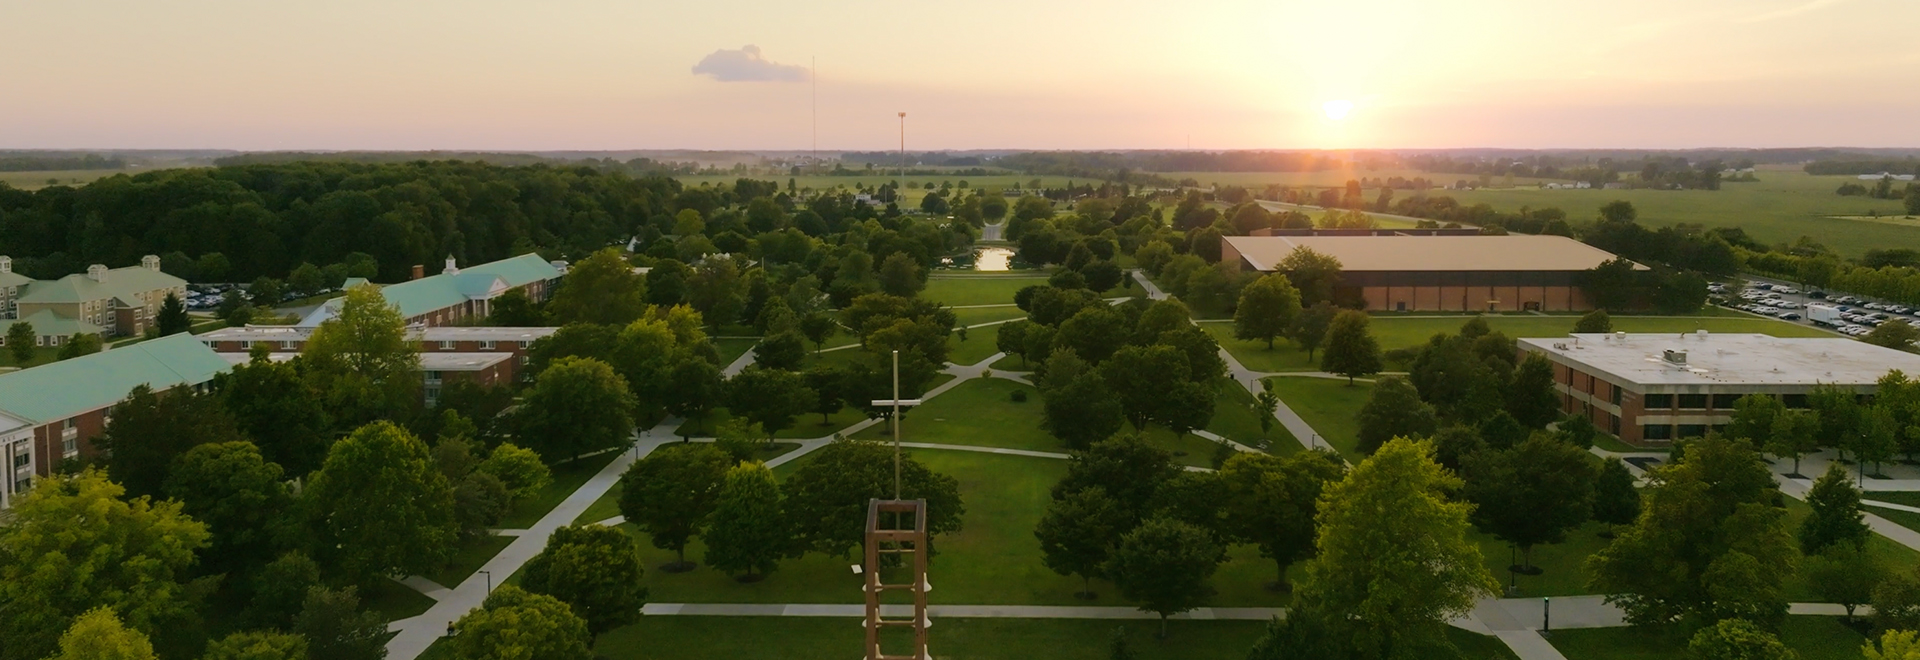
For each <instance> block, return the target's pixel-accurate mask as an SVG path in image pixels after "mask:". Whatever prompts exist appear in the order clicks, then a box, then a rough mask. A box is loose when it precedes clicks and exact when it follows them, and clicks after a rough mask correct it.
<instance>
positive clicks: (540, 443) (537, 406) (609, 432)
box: [518, 357, 639, 463]
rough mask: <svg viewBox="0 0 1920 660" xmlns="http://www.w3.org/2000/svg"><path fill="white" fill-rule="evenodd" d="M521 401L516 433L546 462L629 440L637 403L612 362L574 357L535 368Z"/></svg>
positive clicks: (573, 456)
mask: <svg viewBox="0 0 1920 660" xmlns="http://www.w3.org/2000/svg"><path fill="white" fill-rule="evenodd" d="M523 401H524V402H523V403H521V404H520V411H519V420H518V421H519V427H520V433H519V435H518V439H519V440H520V441H521V442H524V443H526V446H527V448H528V449H532V450H534V451H536V452H539V453H540V456H541V458H544V459H546V460H547V462H548V463H554V462H558V461H560V460H561V459H571V458H578V457H579V456H580V455H581V454H585V453H587V452H590V451H594V450H597V449H606V448H609V447H620V446H624V445H626V444H628V442H630V441H631V439H632V437H633V411H634V409H635V408H636V407H637V406H638V405H639V404H638V402H637V401H635V400H634V398H633V392H632V391H631V390H629V389H628V388H627V379H625V378H622V377H620V374H618V373H615V372H614V370H613V367H611V366H608V365H607V363H605V362H601V361H599V360H596V359H593V358H573V357H566V358H560V359H559V360H558V361H555V362H554V363H553V365H552V366H549V367H547V370H546V371H542V372H540V376H539V377H537V378H535V379H534V382H533V387H532V388H529V389H528V390H527V394H526V396H525V398H524V400H523Z"/></svg>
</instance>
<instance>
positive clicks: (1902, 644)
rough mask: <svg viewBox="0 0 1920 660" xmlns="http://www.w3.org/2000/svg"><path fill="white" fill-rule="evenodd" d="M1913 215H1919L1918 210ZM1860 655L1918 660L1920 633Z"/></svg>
mask: <svg viewBox="0 0 1920 660" xmlns="http://www.w3.org/2000/svg"><path fill="white" fill-rule="evenodd" d="M1907 199H1908V200H1913V199H1916V196H1915V195H1914V194H1913V191H1911V190H1909V191H1907ZM1908 208H1913V207H1911V206H1910V207H1908ZM1915 213H1916V214H1920V210H1916V211H1915ZM1860 655H1862V656H1864V657H1865V658H1866V660H1920V633H1915V632H1914V631H1911V630H1888V631H1886V632H1884V633H1882V634H1881V635H1880V646H1879V648H1874V643H1873V640H1872V639H1868V640H1867V645H1866V647H1864V648H1862V649H1860Z"/></svg>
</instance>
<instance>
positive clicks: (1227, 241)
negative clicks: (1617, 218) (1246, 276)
mask: <svg viewBox="0 0 1920 660" xmlns="http://www.w3.org/2000/svg"><path fill="white" fill-rule="evenodd" d="M1301 248H1308V249H1312V250H1313V251H1315V252H1319V253H1321V254H1324V255H1328V256H1331V257H1333V258H1335V259H1338V260H1340V266H1341V271H1340V285H1339V287H1340V289H1341V290H1342V291H1341V293H1343V294H1345V295H1346V296H1350V297H1353V298H1355V299H1358V300H1364V301H1365V302H1366V308H1367V309H1371V310H1378V311H1398V312H1412V311H1449V312H1460V311H1492V312H1510V311H1530V310H1538V311H1584V310H1590V309H1593V304H1592V303H1590V302H1588V301H1587V296H1586V292H1584V291H1582V290H1581V288H1580V275H1581V273H1583V272H1585V271H1588V270H1591V269H1593V267H1595V266H1598V265H1600V264H1603V263H1606V262H1607V261H1609V260H1612V259H1613V258H1614V255H1613V254H1612V253H1610V252H1607V251H1605V250H1601V249H1599V248H1595V247H1593V246H1590V245H1587V244H1585V243H1581V242H1579V241H1576V240H1573V239H1571V238H1567V237H1565V236H1530V235H1522V234H1515V235H1509V236H1479V235H1472V236H1461V235H1448V234H1436V235H1424V234H1423V235H1414V234H1404V233H1395V234H1392V235H1378V234H1373V235H1351V234H1344V235H1329V234H1316V235H1311V236H1227V237H1223V238H1222V239H1221V244H1220V261H1221V262H1222V263H1230V264H1233V265H1234V266H1235V267H1236V268H1241V269H1252V270H1257V271H1261V272H1274V271H1277V270H1279V269H1280V263H1281V262H1282V261H1283V260H1285V259H1286V258H1287V255H1290V254H1292V253H1293V252H1294V250H1298V249H1301ZM1642 268H1644V267H1642Z"/></svg>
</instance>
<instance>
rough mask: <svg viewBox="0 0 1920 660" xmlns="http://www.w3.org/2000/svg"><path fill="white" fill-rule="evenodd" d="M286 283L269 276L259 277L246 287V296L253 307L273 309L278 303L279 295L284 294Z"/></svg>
mask: <svg viewBox="0 0 1920 660" xmlns="http://www.w3.org/2000/svg"><path fill="white" fill-rule="evenodd" d="M286 289H287V287H286V285H284V284H281V283H280V280H276V279H273V278H271V277H259V278H255V279H254V280H253V284H251V285H249V286H248V287H247V298H248V299H249V300H251V301H252V302H253V306H254V307H259V308H261V309H273V308H274V307H278V306H279V305H280V297H281V296H283V295H286V292H287V291H286Z"/></svg>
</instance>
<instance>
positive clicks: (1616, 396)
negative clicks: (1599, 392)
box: [1612, 385, 1620, 406]
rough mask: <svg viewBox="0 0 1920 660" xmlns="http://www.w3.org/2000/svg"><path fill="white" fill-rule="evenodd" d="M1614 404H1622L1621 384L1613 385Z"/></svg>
mask: <svg viewBox="0 0 1920 660" xmlns="http://www.w3.org/2000/svg"><path fill="white" fill-rule="evenodd" d="M1612 389H1613V405H1616V406H1617V405H1620V386H1619V385H1614V386H1613V388H1612Z"/></svg>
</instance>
